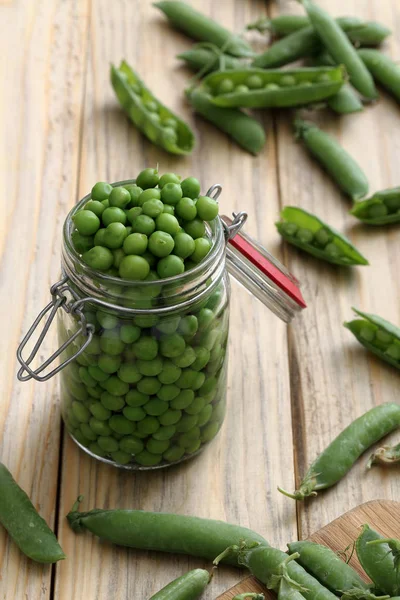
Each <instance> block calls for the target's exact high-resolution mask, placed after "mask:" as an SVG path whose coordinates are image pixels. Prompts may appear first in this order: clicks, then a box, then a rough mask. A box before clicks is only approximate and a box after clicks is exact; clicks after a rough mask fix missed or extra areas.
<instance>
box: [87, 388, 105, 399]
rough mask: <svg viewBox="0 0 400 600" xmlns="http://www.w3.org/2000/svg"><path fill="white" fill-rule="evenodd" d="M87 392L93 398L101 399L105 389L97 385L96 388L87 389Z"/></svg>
mask: <svg viewBox="0 0 400 600" xmlns="http://www.w3.org/2000/svg"><path fill="white" fill-rule="evenodd" d="M87 392H88V394H89V396H92V398H100V396H101V394H102V392H103V389H102V388H101V387H100V386H99V385H96V387H94V388H93V387H92V388H87Z"/></svg>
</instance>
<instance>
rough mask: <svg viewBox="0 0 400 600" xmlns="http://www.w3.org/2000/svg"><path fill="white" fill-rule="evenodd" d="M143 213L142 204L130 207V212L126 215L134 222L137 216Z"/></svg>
mask: <svg viewBox="0 0 400 600" xmlns="http://www.w3.org/2000/svg"><path fill="white" fill-rule="evenodd" d="M142 213H143V209H142V207H141V206H134V207H133V208H130V209H129V210H128V212H127V213H126V217H127V219H128V221H129V223H133V222H134V221H135V220H136V218H137V217H138V216H139V215H141V214H142Z"/></svg>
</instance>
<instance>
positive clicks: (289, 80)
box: [279, 75, 297, 87]
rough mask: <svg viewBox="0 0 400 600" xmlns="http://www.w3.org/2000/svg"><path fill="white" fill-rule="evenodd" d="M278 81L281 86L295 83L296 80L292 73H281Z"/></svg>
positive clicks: (289, 85)
mask: <svg viewBox="0 0 400 600" xmlns="http://www.w3.org/2000/svg"><path fill="white" fill-rule="evenodd" d="M279 83H280V85H281V86H282V87H291V86H294V85H296V83H297V81H296V78H295V77H294V76H293V75H283V76H282V77H281V78H280V79H279Z"/></svg>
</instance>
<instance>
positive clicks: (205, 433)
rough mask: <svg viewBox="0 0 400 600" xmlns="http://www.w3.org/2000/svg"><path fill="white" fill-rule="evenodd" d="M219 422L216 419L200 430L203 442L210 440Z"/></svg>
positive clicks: (218, 426)
mask: <svg viewBox="0 0 400 600" xmlns="http://www.w3.org/2000/svg"><path fill="white" fill-rule="evenodd" d="M219 429H220V424H219V423H218V422H217V421H214V422H213V423H209V424H208V425H206V426H205V427H204V429H203V430H202V432H201V441H202V442H203V444H204V443H206V442H210V441H211V440H212V439H213V438H214V437H215V436H216V435H217V433H218V431H219Z"/></svg>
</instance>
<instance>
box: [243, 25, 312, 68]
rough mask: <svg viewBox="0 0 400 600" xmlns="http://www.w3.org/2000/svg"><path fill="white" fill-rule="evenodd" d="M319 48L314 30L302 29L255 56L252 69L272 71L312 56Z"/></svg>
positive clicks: (310, 28)
mask: <svg viewBox="0 0 400 600" xmlns="http://www.w3.org/2000/svg"><path fill="white" fill-rule="evenodd" d="M320 48H321V42H320V39H319V37H318V35H317V33H316V32H315V30H314V28H313V27H311V26H309V27H304V28H302V29H298V30H297V31H294V32H293V33H291V34H289V35H288V36H286V37H284V38H281V39H280V40H278V41H276V42H274V43H273V44H272V45H271V46H270V47H269V48H268V49H267V50H266V51H265V52H263V53H262V54H259V55H258V56H256V58H255V59H254V60H253V62H252V66H253V67H257V68H259V69H272V68H275V67H282V66H283V65H287V64H289V63H291V62H294V61H296V60H299V59H300V58H305V57H307V56H312V55H313V54H315V53H316V52H318V51H319V50H320Z"/></svg>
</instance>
